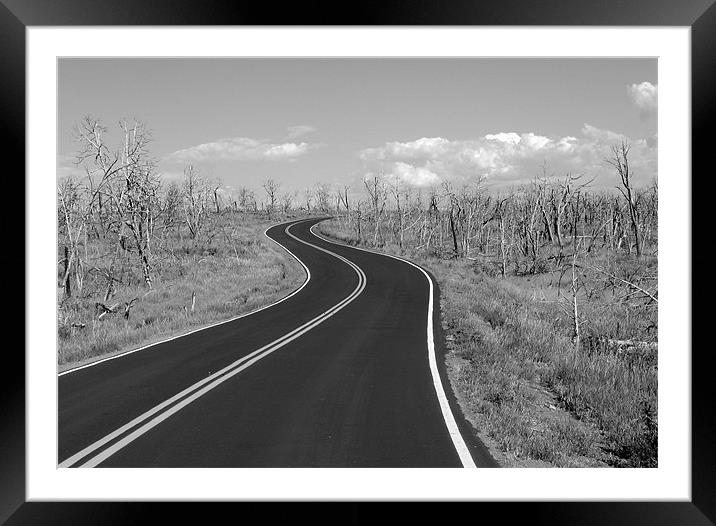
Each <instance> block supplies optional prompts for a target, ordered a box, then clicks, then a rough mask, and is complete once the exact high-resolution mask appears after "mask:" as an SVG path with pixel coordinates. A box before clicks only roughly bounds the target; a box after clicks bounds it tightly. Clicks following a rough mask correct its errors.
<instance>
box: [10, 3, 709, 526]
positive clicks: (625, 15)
mask: <svg viewBox="0 0 716 526" xmlns="http://www.w3.org/2000/svg"><path fill="white" fill-rule="evenodd" d="M277 5H278V4H277ZM277 5H273V4H270V3H267V2H264V3H259V2H246V1H241V2H239V1H224V0H221V1H220V0H203V1H201V2H200V1H196V0H193V1H192V0H173V1H162V0H123V1H114V2H109V1H106V0H105V1H101V0H0V71H1V72H2V73H1V74H0V108H2V113H1V115H2V117H1V120H2V127H0V130H2V131H1V133H2V135H3V137H2V139H3V141H2V143H0V144H3V145H4V147H5V148H6V151H9V152H15V153H14V155H12V156H11V157H12V158H13V159H14V160H15V161H17V162H18V163H17V164H18V165H17V167H15V173H24V170H25V160H24V155H20V154H19V152H23V151H25V114H26V113H25V109H26V107H25V104H26V101H25V59H26V57H25V29H26V27H27V26H65V25H71V26H82V25H152V26H154V25H156V26H161V25H193V26H196V25H430V26H433V25H509V26H520V25H546V26H562V25H583V26H600V25H606V26H690V27H691V44H692V49H691V51H692V172H693V173H701V174H702V175H704V176H708V175H710V173H711V172H712V171H713V170H712V169H711V170H709V161H711V159H710V155H709V153H710V152H709V149H710V148H709V142H708V141H709V139H710V136H711V134H710V133H709V131H710V129H711V127H713V123H714V122H716V118H714V117H716V115H715V114H716V111H715V109H716V67H715V66H716V6H715V5H714V0H689V1H684V0H682V1H680V2H674V1H673V0H618V1H617V0H611V1H601V2H597V1H594V0H591V1H590V0H541V1H528V0H499V1H498V0H490V1H479V0H477V1H476V0H472V1H471V0H450V1H440V0H420V1H415V0H413V1H400V0H390V1H387V0H384V1H382V2H380V3H379V4H378V3H376V4H375V5H374V4H372V3H368V2H366V3H361V4H356V5H353V4H343V3H339V2H327V1H304V2H301V3H298V2H296V3H292V4H287V5H281V7H280V9H279V8H277ZM6 173H7V172H6ZM671 175H674V174H671ZM682 176H683V177H686V175H685V174H684V175H682ZM700 184H701V183H700ZM22 191H23V192H25V190H24V187H23V190H22ZM704 193H705V192H704V191H703V189H702V191H701V192H699V194H701V195H702V197H701V198H702V199H704V197H703V195H704ZM692 195H693V194H692ZM25 198H26V200H27V199H31V198H32V196H29V195H27V194H25ZM699 208H700V207H697V206H696V203H694V202H692V210H697V209H699ZM692 224H693V225H694V228H696V227H697V226H698V225H700V224H702V223H701V222H698V221H694V220H693V218H692ZM702 233H703V234H706V233H707V232H702ZM695 237H696V236H693V237H692V239H693V238H695ZM23 257H24V256H23ZM692 260H693V258H692ZM25 263H27V262H25ZM26 268H27V267H26ZM25 276H26V278H25V279H26V280H27V279H28V277H27V274H26V275H25ZM23 311H24V309H23ZM692 311H693V316H694V319H695V320H698V319H700V318H699V316H700V314H699V313H698V312H697V311H696V309H695V308H692ZM706 315H707V314H705V313H704V314H701V316H706ZM699 325H700V324H698V323H693V322H692V327H698V326H699ZM6 330H7V331H10V330H13V331H17V329H16V328H15V327H14V326H12V327H11V326H9V325H8V326H7V328H6ZM693 349H694V350H693V352H692V358H691V359H692V362H691V363H692V452H691V453H692V499H691V501H690V502H570V503H565V502H529V503H514V502H508V503H470V504H469V505H470V507H469V508H468V507H467V506H460V508H455V507H451V509H450V510H449V511H448V512H447V513H449V514H450V515H452V514H453V513H454V512H455V511H456V510H457V509H460V510H461V511H462V512H463V513H465V514H466V516H467V517H472V518H473V519H474V520H477V519H478V518H479V517H484V513H485V512H486V511H489V512H492V514H495V513H496V514H499V515H502V516H509V518H510V519H511V520H510V522H513V521H514V520H515V519H516V520H517V521H519V522H521V521H525V522H528V521H529V522H530V523H533V524H534V523H539V524H541V523H549V524H630V525H631V524H652V525H653V524H681V525H688V524H694V525H697V524H704V525H705V524H714V523H715V522H716V498H715V496H716V461H715V460H716V453H715V452H714V450H715V448H714V445H715V444H716V434H715V433H714V423H715V421H716V418H714V415H715V414H716V411H714V395H713V394H712V391H711V389H710V384H711V378H710V377H711V375H712V372H711V371H712V368H711V367H710V365H711V363H712V360H711V352H710V345H708V344H706V345H704V346H702V347H700V348H699V347H697V346H695V345H694V346H693ZM673 351H677V352H678V351H682V352H683V351H688V350H679V349H677V350H673ZM3 358H4V362H3V363H4V366H3V369H4V370H5V371H6V374H4V375H3V381H2V382H0V395H1V397H2V398H1V404H2V406H1V407H0V523H4V522H7V524H37V523H41V524H44V523H53V524H56V523H60V524H61V523H67V524H120V523H121V524H127V523H134V522H144V521H145V520H146V519H147V518H148V517H149V516H150V514H152V513H156V512H157V511H158V509H159V507H161V508H162V510H161V513H162V514H163V515H164V514H165V513H166V511H165V510H166V506H162V505H161V504H158V503H97V502H93V503H66V502H63V503H35V502H33V503H28V502H25V408H26V406H25V374H24V372H25V360H24V358H23V355H21V354H20V353H19V352H17V350H16V349H12V348H10V347H6V348H5V352H4V356H3ZM10 371H14V373H12V374H9V372H10ZM243 506H244V507H247V506H248V505H247V504H244V505H243ZM475 506H477V507H475ZM251 507H256V505H252V506H251ZM180 508H181V510H180V513H181V515H182V519H183V520H187V519H188V520H191V519H193V518H194V517H204V520H206V516H205V511H204V510H205V509H206V507H205V506H200V507H199V510H197V509H196V508H193V509H191V510H187V508H186V506H184V505H182V506H180ZM264 508H265V507H262V508H261V510H260V511H259V513H263V514H265V513H267V512H266V511H264ZM293 508H297V507H296V506H293ZM376 509H379V510H380V511H377V512H374V511H373V510H376ZM382 509H383V507H379V508H376V507H375V506H373V505H361V504H358V503H351V504H350V505H349V506H344V507H342V508H341V510H340V511H339V512H337V513H340V516H341V517H342V518H341V522H348V521H350V522H354V523H358V522H366V521H368V520H372V519H373V517H372V516H373V515H374V514H382ZM442 510H445V508H444V507H442V506H436V507H435V508H433V510H432V511H434V512H437V513H440V514H443V513H445V512H443V511H442ZM301 511H303V513H304V514H306V515H305V516H301ZM242 513H244V512H243V511H242ZM291 513H292V519H291V520H300V519H301V518H310V520H312V521H316V520H322V519H321V517H326V518H325V519H323V520H326V521H329V520H330V521H331V522H335V520H336V518H335V515H334V514H333V513H325V512H324V513H322V514H321V515H320V516H318V515H315V512H314V511H312V510H306V508H305V507H300V509H299V510H298V511H296V510H295V509H294V510H292V511H291ZM400 513H401V515H402V517H401V522H403V521H405V520H410V519H412V518H413V514H414V516H415V518H418V517H421V518H423V519H424V518H425V509H424V508H423V507H422V506H413V507H411V508H410V511H405V510H401V512H400ZM406 513H407V515H406ZM282 515H283V514H280V513H279V514H276V512H275V511H274V512H273V513H268V515H266V517H267V518H269V519H270V518H273V517H276V518H277V519H279V520H281V518H282ZM284 518H285V516H284Z"/></svg>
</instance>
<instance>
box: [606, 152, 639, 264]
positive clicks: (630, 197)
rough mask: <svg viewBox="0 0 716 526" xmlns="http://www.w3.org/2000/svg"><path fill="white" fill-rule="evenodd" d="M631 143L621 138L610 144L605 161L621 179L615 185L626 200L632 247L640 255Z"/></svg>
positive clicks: (637, 255)
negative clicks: (630, 157) (630, 160)
mask: <svg viewBox="0 0 716 526" xmlns="http://www.w3.org/2000/svg"><path fill="white" fill-rule="evenodd" d="M630 148H631V145H630V144H629V143H628V142H627V141H625V140H623V141H622V142H620V143H619V144H614V145H612V157H610V158H608V159H605V161H606V162H607V163H608V164H610V165H612V166H613V167H614V168H616V170H617V173H618V174H619V178H620V180H621V184H622V185H621V186H617V189H618V190H619V191H620V192H621V194H622V196H624V199H625V200H626V202H627V206H628V207H629V219H630V221H631V229H632V233H633V235H634V248H635V250H636V257H637V258H639V257H641V240H640V238H639V209H638V208H637V202H636V194H635V192H634V191H633V188H632V182H631V177H632V175H633V173H632V172H631V171H630V168H629V150H630Z"/></svg>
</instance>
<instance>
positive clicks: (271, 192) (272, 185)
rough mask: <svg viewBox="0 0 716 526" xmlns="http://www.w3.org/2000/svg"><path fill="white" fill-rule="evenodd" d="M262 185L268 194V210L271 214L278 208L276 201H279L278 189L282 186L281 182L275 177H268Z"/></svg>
mask: <svg viewBox="0 0 716 526" xmlns="http://www.w3.org/2000/svg"><path fill="white" fill-rule="evenodd" d="M261 186H262V187H263V189H264V190H265V191H266V195H267V196H268V200H269V202H268V212H269V215H270V214H272V213H273V211H274V210H275V209H276V202H277V201H278V191H279V188H280V187H281V184H280V183H278V182H277V181H275V180H273V179H267V180H265V181H264V182H263V184H262V185H261Z"/></svg>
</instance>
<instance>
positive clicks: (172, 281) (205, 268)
mask: <svg viewBox="0 0 716 526" xmlns="http://www.w3.org/2000/svg"><path fill="white" fill-rule="evenodd" d="M279 220H280V219H278V218H276V217H274V218H268V217H267V216H266V215H265V214H259V213H253V214H252V213H248V212H247V213H242V212H230V211H227V212H224V213H222V214H213V215H211V216H210V217H209V218H208V219H207V224H206V225H205V228H204V231H203V232H204V234H203V235H202V236H200V237H198V238H196V239H192V238H190V237H189V236H187V235H186V232H182V231H181V230H176V231H172V233H171V235H170V236H168V237H167V238H166V239H164V240H163V242H162V243H161V245H160V246H157V247H156V248H155V254H156V255H155V259H154V266H153V271H154V274H155V279H154V283H153V286H152V289H151V290H148V289H147V288H146V286H145V284H144V282H143V280H142V276H141V272H140V270H139V269H137V268H136V266H135V267H132V266H131V265H129V264H128V265H126V266H125V267H123V268H124V270H123V272H122V274H118V275H117V276H116V277H117V280H118V281H116V282H115V283H114V285H113V286H112V293H111V297H110V298H108V299H105V298H106V294H107V286H108V285H107V278H106V275H105V273H104V272H103V269H107V268H109V267H110V266H111V265H112V262H111V261H110V260H109V256H108V255H105V254H106V253H107V252H108V251H107V250H106V247H105V246H104V245H103V244H102V243H101V242H100V241H95V242H90V243H89V244H88V247H87V252H88V254H89V255H88V258H87V259H88V261H91V264H92V268H91V269H90V270H89V271H88V272H87V275H86V277H85V282H84V283H83V293H82V295H79V294H74V295H72V296H71V297H69V298H64V299H63V296H62V295H60V300H59V301H60V302H59V305H58V355H57V360H58V364H59V366H60V370H62V369H66V368H68V367H71V366H74V365H76V364H78V363H82V362H86V361H91V360H92V359H94V358H96V357H99V356H107V355H111V354H116V353H119V352H122V351H125V350H129V349H132V348H136V347H138V346H141V345H144V344H147V343H151V342H153V341H158V340H161V339H163V338H166V337H168V336H172V335H176V334H180V333H183V332H186V331H189V330H191V329H195V328H198V327H201V326H204V325H207V324H210V323H212V322H217V321H220V320H225V319H228V318H231V317H233V316H236V315H238V314H242V313H245V312H249V311H252V310H254V309H256V308H259V307H261V306H263V305H267V304H269V303H271V302H274V301H276V300H278V299H280V298H281V297H283V296H285V295H286V294H288V293H289V292H290V291H291V290H294V289H295V288H296V287H298V286H299V285H300V284H301V283H302V282H303V280H304V279H305V274H304V271H303V269H302V267H301V266H300V264H299V263H298V262H297V261H296V260H295V259H294V258H293V257H291V256H290V255H289V254H287V253H286V252H285V251H284V250H283V249H282V248H281V247H279V246H278V245H276V244H275V243H274V242H273V241H271V240H269V239H268V238H267V237H266V236H264V235H263V233H264V231H265V229H266V228H267V227H268V226H270V225H271V224H274V223H276V222H278V221H279ZM115 266H116V264H115ZM135 298H136V300H135V301H134V303H133V304H132V306H131V308H130V310H129V316H128V318H125V315H124V312H125V307H126V304H127V303H128V302H131V301H132V300H133V299H135ZM192 302H193V308H192ZM98 303H101V304H104V305H105V306H108V307H115V306H116V308H115V311H114V312H111V313H106V314H105V315H103V316H102V317H101V318H100V314H101V307H98V306H97V304H98Z"/></svg>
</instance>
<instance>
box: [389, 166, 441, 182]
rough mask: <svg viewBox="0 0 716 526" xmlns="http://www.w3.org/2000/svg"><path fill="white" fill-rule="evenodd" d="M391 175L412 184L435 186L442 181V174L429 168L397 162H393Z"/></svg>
mask: <svg viewBox="0 0 716 526" xmlns="http://www.w3.org/2000/svg"><path fill="white" fill-rule="evenodd" d="M390 175H391V176H393V177H395V178H396V179H398V180H399V181H402V182H404V183H406V184H408V185H410V186H418V187H424V186H433V185H436V184H439V183H440V176H438V174H436V173H435V172H432V171H430V170H429V169H428V168H424V167H419V166H418V167H416V166H413V165H411V164H407V163H402V162H397V163H395V164H393V167H392V170H391V173H390Z"/></svg>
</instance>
